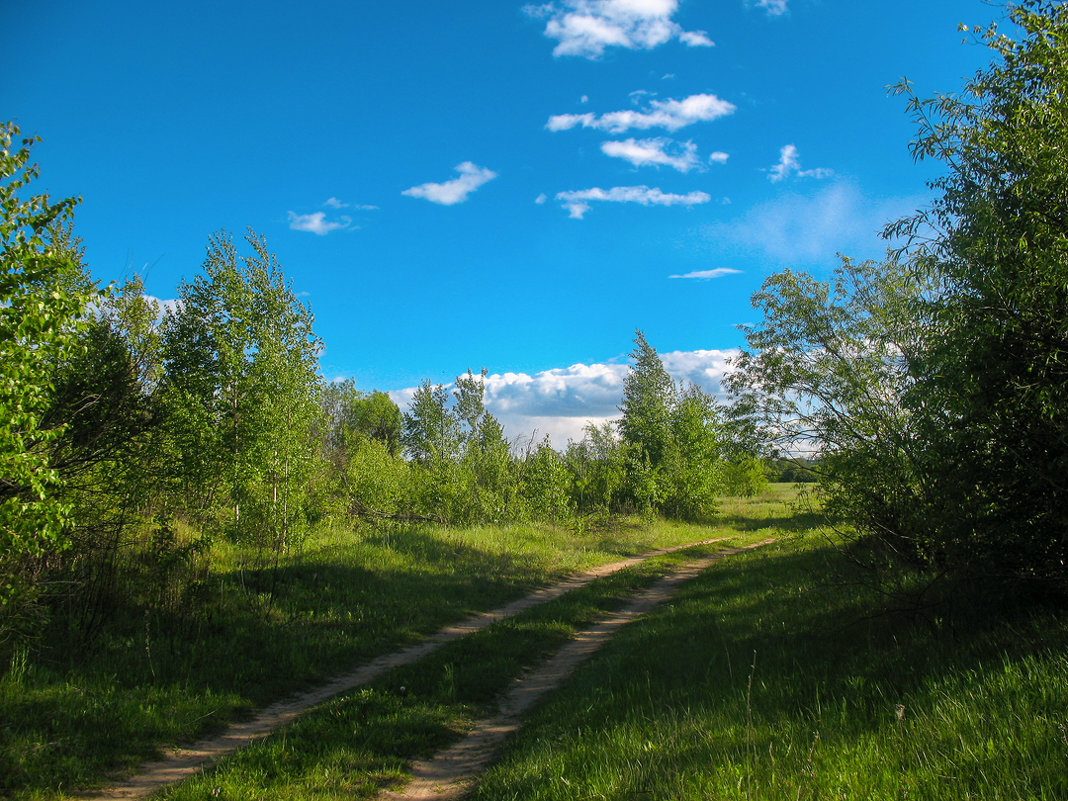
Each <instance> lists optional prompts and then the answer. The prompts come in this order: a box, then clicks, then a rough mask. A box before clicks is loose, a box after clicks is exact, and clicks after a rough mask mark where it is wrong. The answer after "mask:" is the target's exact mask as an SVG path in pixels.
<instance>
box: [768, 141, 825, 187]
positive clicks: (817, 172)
mask: <svg viewBox="0 0 1068 801" xmlns="http://www.w3.org/2000/svg"><path fill="white" fill-rule="evenodd" d="M767 173H768V180H769V181H771V182H772V183H773V184H777V183H778V182H779V181H782V180H783V179H785V178H789V177H790V176H791V175H796V176H797V177H798V178H817V179H819V178H830V177H831V176H832V175H834V170H829V169H827V168H826V167H816V168H814V169H811V170H802V169H801V159H800V158H798V155H797V147H795V146H794V145H786V146H784V147H783V148H782V150H780V151H779V163H778V164H776V165H775V166H773V167H769V168H768V170H767Z"/></svg>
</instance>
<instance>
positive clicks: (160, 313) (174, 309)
mask: <svg viewBox="0 0 1068 801" xmlns="http://www.w3.org/2000/svg"><path fill="white" fill-rule="evenodd" d="M144 298H145V300H146V301H147V302H148V304H149V305H150V306H151V307H152V308H153V309H155V312H156V323H157V324H159V323H161V322H163V318H164V317H166V316H167V315H168V314H177V313H178V312H179V310H181V308H182V301H181V300H180V299H178V298H168V299H166V300H163V299H161V298H157V297H155V296H154V295H145V296H144Z"/></svg>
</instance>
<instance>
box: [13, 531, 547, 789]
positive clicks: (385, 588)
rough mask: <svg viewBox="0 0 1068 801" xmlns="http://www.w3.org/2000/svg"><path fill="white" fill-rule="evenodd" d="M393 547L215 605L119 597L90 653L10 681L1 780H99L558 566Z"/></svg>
mask: <svg viewBox="0 0 1068 801" xmlns="http://www.w3.org/2000/svg"><path fill="white" fill-rule="evenodd" d="M386 546H387V543H384V542H376V541H375V540H374V539H371V540H370V541H365V542H363V543H356V544H355V545H354V547H353V549H352V550H351V551H348V550H346V549H345V548H335V549H333V550H331V551H329V552H322V553H314V552H313V553H310V554H308V555H306V556H304V557H300V558H297V559H294V560H292V561H288V562H286V563H283V564H280V565H278V566H276V567H261V568H259V569H245V570H243V571H240V572H237V571H235V572H231V573H227V574H224V575H221V576H215V577H213V578H212V584H211V585H210V586H209V587H207V588H206V591H205V600H204V604H203V606H202V608H199V609H189V610H186V609H182V610H173V611H171V612H163V611H156V612H153V613H151V614H144V613H143V612H141V611H138V610H124V609H115V610H113V611H114V614H113V618H112V624H111V625H110V626H109V627H108V628H107V629H105V630H104V631H103V632H101V634H100V635H99V636H98V637H96V638H95V639H94V641H93V642H92V643H90V645H91V647H90V648H89V649H87V650H85V651H82V652H72V651H71V650H70V649H64V648H63V647H62V646H60V645H58V644H57V646H54V647H53V648H52V649H51V651H48V650H46V651H45V653H46V655H47V656H49V657H50V660H49V661H45V662H44V665H43V666H41V665H37V666H35V667H33V668H32V669H31V670H29V671H27V673H26V675H25V676H23V677H22V679H21V680H20V682H19V683H18V684H17V686H16V685H14V684H11V683H10V682H9V683H8V685H2V684H0V789H2V790H4V793H5V795H6V794H8V793H11V794H12V795H13V797H15V798H19V797H38V796H42V795H43V796H46V797H47V796H48V795H49V794H50V793H53V792H55V791H56V790H57V788H60V787H72V786H79V785H81V786H85V785H87V784H90V785H91V784H92V783H93V782H94V781H99V778H100V776H101V774H102V773H103V772H104V771H107V770H114V769H116V768H120V767H124V766H131V765H134V764H136V763H138V762H140V761H142V760H144V759H145V758H148V757H151V756H153V755H155V754H156V753H158V748H159V746H160V744H164V745H166V744H176V743H177V742H179V741H182V740H186V741H188V740H191V739H195V738H196V737H199V736H202V735H204V734H206V733H209V732H211V731H213V730H217V729H219V728H220V727H222V726H223V725H225V724H226V723H228V722H229V721H231V720H233V719H234V718H235V716H239V715H241V714H242V713H243V712H245V711H248V710H249V709H250V708H251V707H254V706H261V705H264V704H266V703H267V702H269V701H271V700H274V699H275V698H278V697H280V696H282V695H284V694H286V693H288V692H291V691H294V690H297V689H300V688H302V687H303V686H306V685H308V684H309V683H314V682H318V681H321V680H322V679H324V678H327V677H328V676H331V675H334V674H336V673H338V672H341V671H342V670H345V669H348V668H350V667H352V666H353V665H354V664H357V663H359V662H362V661H365V660H367V659H369V658H371V657H372V656H375V655H377V654H381V653H384V652H387V651H389V650H391V649H393V648H395V647H397V646H399V645H402V644H404V643H407V642H410V641H412V640H414V639H415V638H417V637H419V636H420V635H423V634H426V633H429V632H432V631H434V630H436V629H437V628H439V627H440V626H442V625H444V624H446V623H448V622H452V621H455V620H457V619H461V618H463V617H465V616H467V615H468V614H470V613H471V612H473V611H475V610H484V609H488V608H492V607H494V606H497V605H500V604H502V603H505V602H507V601H509V600H511V599H514V598H516V597H518V596H519V595H521V594H522V593H523V592H524V591H525V590H526V589H527V588H528V587H529V586H530V585H531V584H532V583H537V582H543V581H545V580H546V579H547V578H549V576H548V573H547V568H546V567H545V566H544V565H542V564H539V563H538V560H537V559H535V558H533V557H529V556H528V557H525V558H524V557H523V556H521V555H518V554H502V553H499V552H495V551H493V550H489V549H487V550H482V549H480V548H478V547H475V546H472V545H467V544H459V543H456V542H453V541H446V540H443V539H438V538H435V537H434V536H433V535H432V533H430V532H427V531H424V530H421V529H417V528H411V529H404V530H401V531H398V532H395V533H393V534H391V536H390V537H389V542H388V547H386ZM42 645H45V646H47V644H46V643H42ZM0 675H2V674H0ZM0 681H2V679H0Z"/></svg>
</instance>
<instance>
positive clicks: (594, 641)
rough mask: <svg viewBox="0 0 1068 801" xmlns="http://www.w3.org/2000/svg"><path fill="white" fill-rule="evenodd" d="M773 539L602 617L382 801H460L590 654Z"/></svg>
mask: <svg viewBox="0 0 1068 801" xmlns="http://www.w3.org/2000/svg"><path fill="white" fill-rule="evenodd" d="M772 542H775V540H773V539H768V540H764V541H762V542H757V543H754V544H752V545H746V546H744V547H741V548H727V549H724V550H722V551H719V552H718V553H716V554H713V555H712V556H710V557H708V558H705V559H699V560H696V561H693V562H689V563H688V564H686V565H683V566H682V567H680V568H679V569H678V570H676V571H675V572H673V573H671V574H670V575H668V576H665V577H664V578H662V579H661V580H660V581H658V582H657V583H656V584H654V585H653V586H652V587H650V588H649V589H647V590H645V591H644V592H642V593H641V594H640V595H638V596H636V597H635V598H634V600H633V601H631V603H630V604H628V605H627V606H626V607H625V608H623V609H620V610H618V611H616V612H613V613H611V614H609V615H606V616H605V617H603V618H602V619H601V620H599V621H598V622H597V623H595V624H594V625H593V626H591V627H590V628H588V629H586V630H585V631H583V632H582V633H581V634H579V635H578V636H577V637H576V638H575V639H574V640H572V641H570V642H569V643H568V644H567V645H565V646H564V647H563V648H561V649H560V650H559V651H557V652H556V654H555V655H554V656H552V657H550V658H549V659H548V660H546V661H545V662H544V663H543V664H542V665H541V666H539V667H537V668H535V669H533V670H532V671H530V672H528V673H526V674H525V675H523V676H521V677H520V678H519V679H517V680H516V682H515V684H514V685H513V687H512V689H511V690H510V691H509V692H508V693H506V694H505V696H504V697H503V698H502V699H501V704H500V712H499V714H498V715H497V716H496V717H493V718H486V719H483V720H480V721H478V722H476V723H475V725H474V727H473V728H472V732H471V734H469V735H467V736H466V737H465V738H463V739H462V740H460V741H458V742H457V743H455V744H454V745H452V746H450V747H449V748H447V749H445V750H444V751H441V752H440V753H438V754H437V755H435V756H434V757H433V758H432V759H430V760H428V761H426V762H416V763H414V764H413V765H412V777H413V778H412V782H411V783H410V784H409V785H407V786H406V787H405V788H404V789H403V790H397V791H384V792H382V793H379V794H378V796H377V798H379V799H381V801H426V800H427V799H436V801H453V800H454V799H460V798H463V796H464V795H465V794H466V793H468V792H469V791H470V790H471V788H472V787H473V786H474V783H475V781H476V780H477V778H478V775H479V774H480V773H481V772H482V771H483V770H484V769H485V768H486V767H487V766H488V764H489V762H490V760H491V759H492V758H493V755H494V754H495V753H496V751H497V749H498V748H499V747H500V745H501V742H502V741H503V740H504V739H505V738H506V737H507V736H508V735H510V734H512V733H513V732H515V731H517V730H518V729H519V726H520V717H521V716H522V714H523V712H525V711H526V710H527V709H528V708H529V707H530V706H531V705H532V704H533V703H534V702H535V701H537V700H538V699H539V698H541V697H542V696H543V695H545V694H546V693H547V692H549V691H550V690H553V689H555V688H556V687H557V686H559V685H560V683H561V682H563V681H564V679H566V678H567V677H568V676H570V675H571V673H573V672H574V671H575V669H576V668H577V667H578V666H579V665H580V664H581V663H582V662H583V661H584V660H585V659H587V658H588V657H589V656H590V655H591V654H593V652H594V651H596V650H597V649H598V648H600V647H601V646H602V645H604V644H605V643H606V642H608V640H609V639H611V637H612V636H613V635H614V634H615V633H616V632H617V631H618V630H619V628H620V626H623V625H625V624H627V623H629V622H630V621H632V620H634V619H636V618H638V617H640V616H641V615H644V614H646V613H647V612H649V611H650V610H652V609H653V608H654V607H656V606H657V605H659V604H661V603H663V602H664V601H666V600H668V599H669V598H670V597H671V596H672V595H673V594H674V593H675V591H676V590H677V589H678V587H679V585H681V584H682V583H683V582H685V581H688V580H690V579H692V578H694V577H695V576H697V575H698V574H699V573H700V572H701V571H703V570H705V569H706V568H708V567H709V566H710V565H712V564H713V563H714V562H716V561H717V560H719V559H722V558H723V557H725V556H730V555H732V554H736V553H741V552H742V551H749V550H752V549H754V548H760V547H761V546H764V545H769V544H771V543H772Z"/></svg>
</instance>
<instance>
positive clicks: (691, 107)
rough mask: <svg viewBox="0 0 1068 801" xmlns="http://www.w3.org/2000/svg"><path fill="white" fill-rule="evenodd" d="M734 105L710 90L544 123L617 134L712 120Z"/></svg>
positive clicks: (552, 127)
mask: <svg viewBox="0 0 1068 801" xmlns="http://www.w3.org/2000/svg"><path fill="white" fill-rule="evenodd" d="M736 109H737V106H735V105H734V104H733V103H730V102H728V101H726V100H723V99H721V98H719V97H716V95H713V94H699V95H690V96H689V97H684V98H683V99H682V100H674V99H672V100H650V101H649V103H648V105H647V106H646V107H645V108H644V109H643V110H634V109H623V110H621V111H610V112H608V113H606V114H601V115H600V116H598V115H597V114H592V113H589V112H587V113H585V114H554V115H553V116H551V117H549V121H548V122H547V123H546V124H545V127H546V128H548V129H549V130H550V131H568V130H570V129H572V128H580V127H581V128H594V129H596V130H599V131H608V132H609V133H612V134H620V133H623V132H625V131H628V130H630V129H632V128H635V129H637V130H642V131H646V130H649V129H650V128H664V129H666V130H668V131H677V130H678V129H679V128H684V127H686V126H687V125H693V124H694V123H697V122H711V121H712V120H717V119H719V118H720V117H725V116H727V115H729V114H733V113H734V112H735V111H736Z"/></svg>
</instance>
